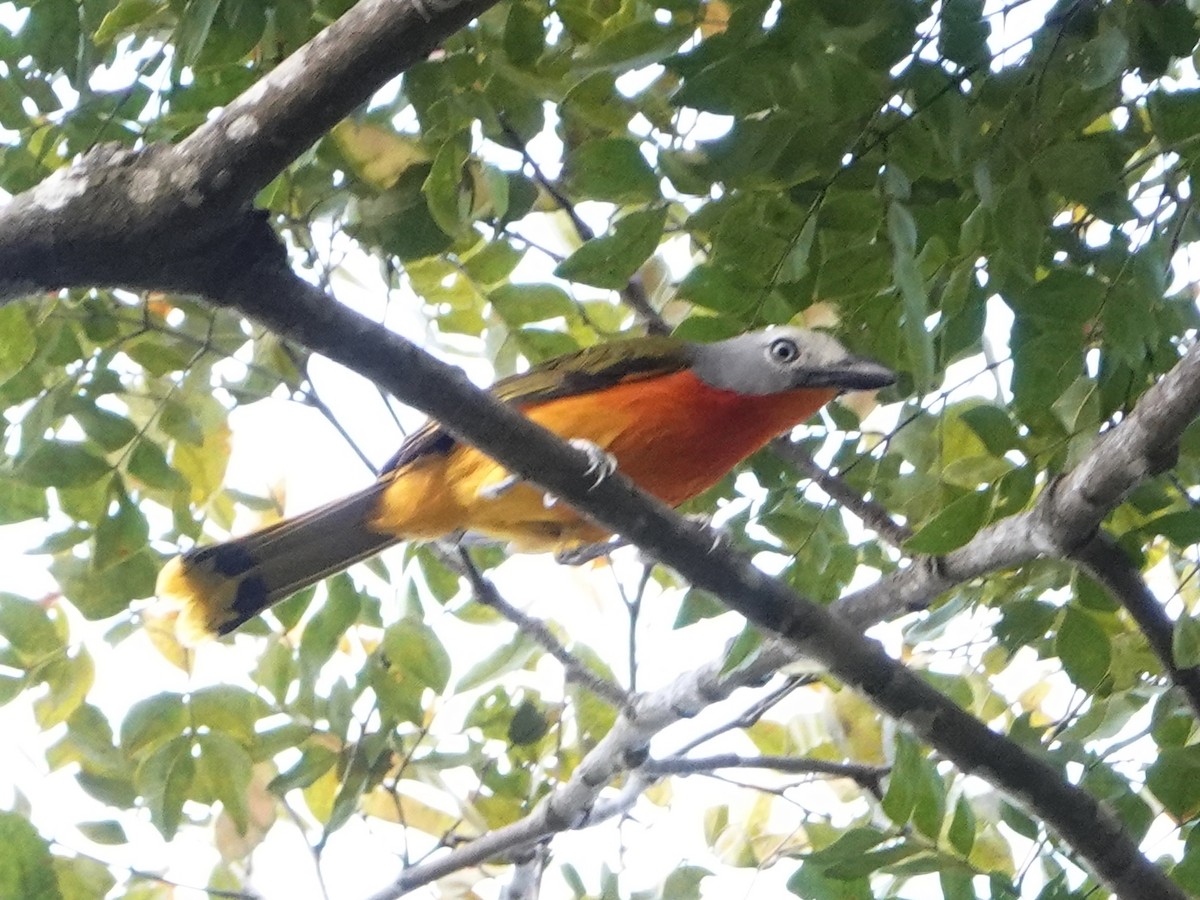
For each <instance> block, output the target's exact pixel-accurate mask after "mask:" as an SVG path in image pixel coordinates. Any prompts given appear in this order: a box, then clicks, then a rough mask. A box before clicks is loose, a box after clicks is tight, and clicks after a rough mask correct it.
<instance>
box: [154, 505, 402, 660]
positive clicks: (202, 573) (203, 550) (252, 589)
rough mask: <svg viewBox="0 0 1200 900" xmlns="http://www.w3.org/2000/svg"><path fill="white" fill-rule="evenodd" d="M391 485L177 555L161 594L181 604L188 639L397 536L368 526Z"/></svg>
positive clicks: (182, 632) (228, 624)
mask: <svg viewBox="0 0 1200 900" xmlns="http://www.w3.org/2000/svg"><path fill="white" fill-rule="evenodd" d="M383 487H384V485H383V484H381V483H378V482H377V483H376V484H373V485H371V487H369V488H366V489H365V490H363V491H360V492H359V493H357V494H354V495H352V496H350V497H346V498H343V499H341V500H336V501H334V502H333V503H329V504H327V505H325V506H321V507H318V508H317V509H314V510H313V511H312V512H308V513H304V514H303V515H299V516H296V517H294V518H291V519H284V520H283V521H281V522H276V523H275V524H274V525H269V526H267V527H266V528H262V529H260V530H258V531H255V532H252V533H250V534H248V535H245V536H244V537H240V538H236V539H234V540H231V541H226V542H225V543H223V544H212V545H210V546H207V547H198V548H197V549H195V550H191V551H189V552H187V553H184V554H183V555H181V556H177V557H175V558H174V559H173V560H171V561H170V562H169V563H167V565H166V566H164V567H163V570H162V571H161V572H160V573H159V575H158V585H157V588H156V591H157V593H158V596H159V597H162V598H164V599H167V600H170V601H173V602H174V603H176V604H177V605H178V606H179V607H180V615H179V623H178V625H177V626H176V632H177V634H178V635H179V637H180V639H181V640H183V641H184V642H185V643H195V642H197V641H200V640H203V639H205V638H209V637H214V636H216V635H222V634H228V633H229V632H231V631H233V630H234V629H235V628H237V627H238V626H239V625H242V624H244V623H245V622H248V621H250V619H253V618H254V617H255V616H257V615H258V614H259V613H260V612H262V611H263V610H265V609H267V608H268V607H270V606H273V605H274V604H276V603H278V602H279V601H280V600H283V599H284V598H285V597H288V596H290V595H291V594H294V593H295V592H296V591H298V590H300V589H301V588H305V587H308V586H309V585H310V584H314V583H315V582H317V581H320V580H321V579H322V578H324V577H325V576H326V575H330V574H332V573H334V572H339V571H341V570H342V569H344V568H346V567H347V566H349V565H351V564H353V563H356V562H358V561H359V560H362V559H366V558H367V557H369V556H373V555H375V554H376V553H378V552H379V551H380V550H382V549H384V548H385V547H387V546H389V545H391V544H395V543H397V542H398V541H399V540H400V538H399V537H398V536H396V535H394V534H380V533H379V532H376V531H372V530H370V529H369V528H368V527H367V522H368V521H369V520H370V517H371V513H372V512H373V510H374V509H375V506H376V504H377V503H378V501H379V494H380V492H381V491H382V490H383Z"/></svg>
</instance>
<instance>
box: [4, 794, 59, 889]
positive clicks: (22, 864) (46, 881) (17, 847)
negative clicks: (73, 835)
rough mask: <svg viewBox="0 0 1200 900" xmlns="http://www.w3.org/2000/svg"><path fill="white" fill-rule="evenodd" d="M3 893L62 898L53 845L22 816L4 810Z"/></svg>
mask: <svg viewBox="0 0 1200 900" xmlns="http://www.w3.org/2000/svg"><path fill="white" fill-rule="evenodd" d="M0 847H3V848H4V852H3V853H0V897H13V898H17V897H23V898H30V900H33V898H36V900H60V898H61V897H62V894H61V893H59V889H58V880H57V879H56V878H55V877H54V866H53V863H52V860H51V857H50V845H49V844H48V843H47V842H46V841H45V839H44V838H42V836H41V835H39V834H38V833H37V831H36V830H35V829H34V827H33V826H32V825H30V824H29V822H28V821H27V820H26V819H25V818H24V817H22V816H19V815H17V814H16V813H12V812H0Z"/></svg>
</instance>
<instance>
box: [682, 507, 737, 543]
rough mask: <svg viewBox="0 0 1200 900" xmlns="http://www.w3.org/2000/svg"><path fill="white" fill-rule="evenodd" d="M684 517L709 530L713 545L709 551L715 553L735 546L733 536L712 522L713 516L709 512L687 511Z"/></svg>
mask: <svg viewBox="0 0 1200 900" xmlns="http://www.w3.org/2000/svg"><path fill="white" fill-rule="evenodd" d="M684 518H685V519H686V520H687V521H688V522H690V523H692V524H693V525H699V526H700V527H701V528H703V529H704V530H705V531H707V532H708V536H709V537H711V538H712V546H711V547H709V548H708V552H709V553H715V552H716V551H717V550H719V549H721V548H725V549H728V548H730V547H732V546H733V536H732V535H731V534H730V533H729V532H728V531H727V530H726V529H724V528H721V527H719V526H717V525H714V524H713V523H712V520H713V517H712V516H711V515H709V514H708V513H686V514H685V515H684Z"/></svg>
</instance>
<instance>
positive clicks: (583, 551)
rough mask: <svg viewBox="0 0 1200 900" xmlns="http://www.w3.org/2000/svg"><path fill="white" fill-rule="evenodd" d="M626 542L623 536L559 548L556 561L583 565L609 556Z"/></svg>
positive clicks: (555, 555) (561, 563) (571, 564)
mask: <svg viewBox="0 0 1200 900" xmlns="http://www.w3.org/2000/svg"><path fill="white" fill-rule="evenodd" d="M625 545H626V542H625V541H624V540H622V539H621V538H611V539H610V540H607V541H600V542H599V543H595V544H584V545H583V546H581V547H570V548H568V549H566V550H559V551H558V552H557V553H555V554H554V561H555V562H556V563H558V564H560V565H563V566H582V565H583V564H584V563H590V562H591V561H592V560H595V559H599V558H600V557H602V556H608V554H610V553H612V552H613V551H614V550H617V549H619V548H621V547H624V546H625Z"/></svg>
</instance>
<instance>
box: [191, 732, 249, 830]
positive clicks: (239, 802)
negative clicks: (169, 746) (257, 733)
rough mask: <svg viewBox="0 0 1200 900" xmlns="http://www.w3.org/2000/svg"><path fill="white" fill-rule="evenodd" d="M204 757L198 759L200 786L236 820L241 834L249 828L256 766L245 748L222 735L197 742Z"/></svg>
mask: <svg viewBox="0 0 1200 900" xmlns="http://www.w3.org/2000/svg"><path fill="white" fill-rule="evenodd" d="M196 743H197V745H198V746H199V748H200V756H199V758H198V759H197V760H196V771H195V777H196V784H197V787H198V788H200V789H201V790H203V791H204V792H205V793H208V794H211V795H212V796H213V797H215V798H216V799H217V800H220V801H221V805H222V806H224V807H225V812H227V813H228V814H229V817H230V818H231V819H233V822H234V824H235V825H236V826H237V829H238V831H239V832H240V833H242V834H245V833H246V828H247V826H248V825H249V807H248V802H249V799H248V796H247V793H246V791H247V789H248V788H249V786H250V776H251V774H252V769H253V766H254V762H253V760H251V759H250V754H249V753H247V752H246V751H245V749H243V747H242V745H241V744H239V743H238V742H237V741H235V740H233V739H232V738H230V737H229V736H227V735H225V734H222V733H220V732H216V731H214V732H210V733H209V734H202V735H200V736H199V737H198V738H197V739H196Z"/></svg>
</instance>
